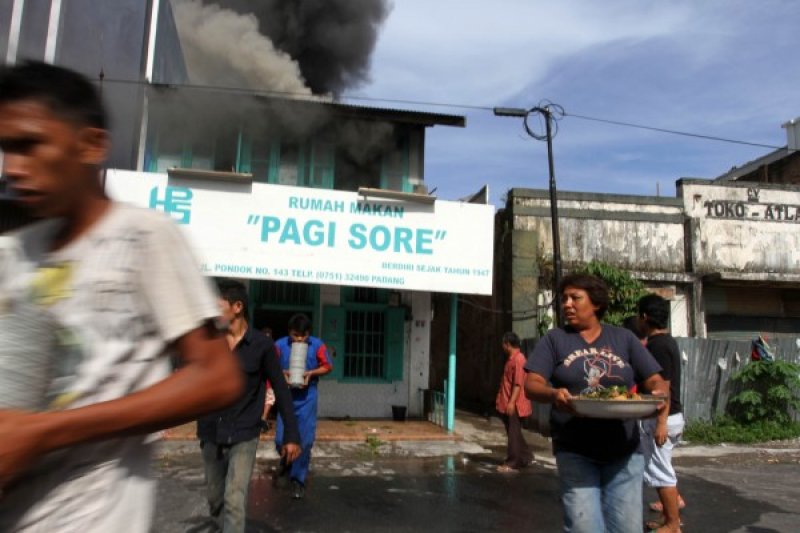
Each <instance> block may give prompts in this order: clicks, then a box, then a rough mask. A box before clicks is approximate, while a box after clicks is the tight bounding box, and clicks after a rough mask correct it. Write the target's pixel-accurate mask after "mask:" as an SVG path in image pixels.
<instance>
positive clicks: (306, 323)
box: [289, 313, 311, 333]
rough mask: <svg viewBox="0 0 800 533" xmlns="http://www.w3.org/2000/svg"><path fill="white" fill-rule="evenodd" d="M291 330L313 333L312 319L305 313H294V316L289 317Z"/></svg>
mask: <svg viewBox="0 0 800 533" xmlns="http://www.w3.org/2000/svg"><path fill="white" fill-rule="evenodd" d="M289 331H296V332H297V333H311V319H310V318H308V316H306V315H304V314H303V313H297V314H296V315H292V318H290V319H289Z"/></svg>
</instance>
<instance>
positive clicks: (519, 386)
mask: <svg viewBox="0 0 800 533" xmlns="http://www.w3.org/2000/svg"><path fill="white" fill-rule="evenodd" d="M519 348H520V342H519V336H517V334H516V333H513V332H508V333H506V334H504V335H503V351H504V352H505V354H506V355H507V356H508V359H507V360H506V365H505V368H504V369H503V379H502V381H501V382H500V390H499V391H497V400H496V402H495V407H496V408H497V411H498V412H499V413H500V418H501V419H502V420H503V425H505V427H506V435H507V436H508V455H507V457H506V460H505V461H503V464H502V465H500V466H499V467H498V468H497V470H498V471H499V472H516V471H518V470H519V469H520V468H523V467H525V466H528V465H529V464H530V462H531V460H532V459H533V455H532V454H531V451H530V448H528V444H527V443H526V442H525V438H524V437H523V436H522V419H523V418H526V417H528V416H530V414H531V413H532V412H533V407H532V405H531V402H530V400H528V398H527V397H526V396H525V390H524V386H525V369H524V366H525V360H526V358H525V356H524V355H522V352H521V351H520V349H519Z"/></svg>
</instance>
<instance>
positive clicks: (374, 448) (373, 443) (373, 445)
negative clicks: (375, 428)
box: [366, 435, 384, 455]
mask: <svg viewBox="0 0 800 533" xmlns="http://www.w3.org/2000/svg"><path fill="white" fill-rule="evenodd" d="M366 443H367V449H369V451H370V453H371V454H372V455H378V453H379V449H380V447H381V445H382V444H384V442H383V441H382V440H381V439H379V438H378V437H377V436H376V435H367V439H366Z"/></svg>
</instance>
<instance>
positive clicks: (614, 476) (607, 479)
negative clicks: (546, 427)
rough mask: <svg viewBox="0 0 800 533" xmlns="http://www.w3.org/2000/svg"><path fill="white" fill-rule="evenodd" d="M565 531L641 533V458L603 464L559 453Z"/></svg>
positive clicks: (579, 456)
mask: <svg viewBox="0 0 800 533" xmlns="http://www.w3.org/2000/svg"><path fill="white" fill-rule="evenodd" d="M556 465H557V466H558V476H559V480H560V483H561V502H562V505H563V506H564V531H569V532H572V533H641V531H642V519H643V518H642V477H643V475H644V458H643V457H642V455H641V454H640V453H633V454H631V455H629V456H626V457H623V458H621V459H618V460H616V461H610V462H604V461H596V460H594V459H590V458H589V457H586V456H584V455H581V454H577V453H570V452H558V453H557V454H556Z"/></svg>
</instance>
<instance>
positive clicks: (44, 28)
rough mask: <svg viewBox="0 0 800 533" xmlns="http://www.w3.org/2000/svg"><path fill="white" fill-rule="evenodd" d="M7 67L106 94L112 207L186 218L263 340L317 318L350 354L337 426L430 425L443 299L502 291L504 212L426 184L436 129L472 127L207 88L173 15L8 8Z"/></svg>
mask: <svg viewBox="0 0 800 533" xmlns="http://www.w3.org/2000/svg"><path fill="white" fill-rule="evenodd" d="M0 56H2V57H3V58H4V59H5V62H6V63H15V62H19V61H22V60H25V59H35V60H44V61H48V62H51V63H55V64H59V65H62V66H65V67H69V68H72V69H75V70H78V71H79V72H82V73H83V74H85V75H86V76H88V77H89V78H90V79H92V80H96V83H97V86H98V87H99V88H100V90H101V91H102V95H103V97H104V99H105V100H106V103H107V106H108V108H109V111H110V114H111V124H112V126H111V129H112V138H113V152H112V154H111V157H110V159H109V161H108V169H107V170H106V171H105V172H104V175H105V178H104V179H105V180H106V183H105V184H106V188H107V190H108V192H109V194H110V195H111V196H112V197H114V198H116V199H119V200H122V201H127V202H132V203H135V204H139V205H143V206H147V207H150V208H153V209H159V210H162V211H165V212H168V213H170V215H171V216H172V217H173V218H175V220H176V222H178V223H179V224H181V225H183V226H184V227H185V229H186V231H187V232H188V234H189V238H190V241H191V242H192V243H193V245H194V246H195V249H196V251H197V253H198V255H199V256H200V257H201V259H202V260H203V264H202V265H201V268H203V270H204V271H205V272H206V274H207V275H209V276H210V277H236V278H240V279H243V280H245V281H246V283H247V284H248V286H249V293H250V298H251V301H250V302H249V303H250V309H251V317H250V318H251V324H252V325H253V326H254V327H256V328H259V329H263V328H267V327H268V328H270V329H271V330H272V334H273V336H274V337H276V338H277V337H280V336H282V335H284V334H286V333H287V332H286V329H287V322H288V320H289V318H290V317H291V316H292V315H293V314H295V313H299V312H302V313H305V314H307V315H309V317H310V318H311V319H312V321H313V324H314V333H315V334H317V335H319V336H320V337H322V339H323V340H324V341H326V342H327V343H328V345H329V347H330V348H331V349H332V352H333V355H334V372H333V373H332V374H330V375H328V376H326V377H325V378H324V379H323V380H322V382H321V384H320V389H321V392H322V401H321V402H320V409H319V413H320V415H321V416H334V417H346V416H350V417H378V418H380V417H388V416H391V414H392V406H393V405H400V406H404V407H407V409H408V414H409V415H410V416H421V415H422V414H423V407H424V391H426V390H427V389H429V388H430V381H429V373H430V359H431V340H430V339H431V321H432V319H433V313H432V307H433V305H432V293H433V292H434V291H437V290H442V291H461V290H464V291H466V292H469V291H470V290H474V291H476V292H482V293H484V294H485V293H490V292H491V267H492V262H491V243H492V212H493V209H492V208H491V207H490V206H474V205H471V206H468V205H465V206H464V208H463V209H462V208H461V207H460V204H457V203H453V202H441V201H437V200H436V199H435V198H433V197H432V196H429V195H427V191H426V187H425V181H424V156H425V131H426V129H427V128H429V127H433V126H448V127H463V126H464V125H465V119H464V117H462V116H455V115H444V114H435V113H423V112H417V111H407V110H399V109H380V108H369V107H363V106H356V105H348V104H344V103H340V102H334V101H331V100H330V99H323V98H315V97H305V98H303V99H294V98H279V97H275V96H274V95H270V94H268V93H258V92H257V91H242V90H237V89H231V88H227V89H222V88H211V87H199V86H193V85H191V84H190V83H189V82H190V76H189V73H188V72H187V69H186V64H185V62H184V59H183V55H182V49H181V43H180V39H179V37H178V32H177V30H176V27H175V21H174V17H173V15H172V11H171V5H170V2H168V1H158V0H151V1H148V2H141V1H134V0H120V1H119V2H105V1H101V0H83V1H80V2H72V1H70V2H66V1H63V0H43V1H41V2H30V1H27V2H25V1H23V0H0ZM221 85H224V83H223V84H221ZM359 191H361V193H359ZM365 191H366V192H365ZM368 195H372V196H368ZM375 195H377V196H375ZM387 195H388V197H387ZM479 220H480V221H483V222H484V224H483V225H484V226H485V227H484V228H475V227H474V226H471V224H472V223H473V222H474V221H479ZM0 223H3V224H4V225H5V226H6V228H5V229H8V228H10V227H11V226H13V225H17V224H18V223H19V219H18V217H16V215H15V218H14V219H13V220H11V219H9V220H8V221H6V222H4V221H3V220H0ZM256 226H257V227H256ZM462 228H471V234H470V235H469V236H467V237H464V238H463V239H462V240H459V239H461V237H459V232H460V231H461V229H462ZM464 239H468V240H466V241H464ZM460 243H461V244H460ZM465 243H468V244H465ZM462 244H463V246H461V245H462ZM467 246H469V247H471V248H472V249H474V251H475V252H476V253H475V254H474V257H470V254H469V253H467V254H464V253H463V252H461V251H460V249H461V248H464V247H467ZM481 252H482V255H483V256H484V257H480V255H481ZM473 271H474V272H473ZM473 278H474V279H475V280H476V282H475V283H474V284H472V285H471V283H472V282H471V281H470V280H471V279H473ZM487 279H488V280H489V281H488V284H487V282H486V280H487ZM478 285H480V286H481V288H480V289H476V288H474V287H475V286H478ZM470 287H473V288H472V289H470ZM487 287H488V288H487Z"/></svg>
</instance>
